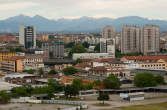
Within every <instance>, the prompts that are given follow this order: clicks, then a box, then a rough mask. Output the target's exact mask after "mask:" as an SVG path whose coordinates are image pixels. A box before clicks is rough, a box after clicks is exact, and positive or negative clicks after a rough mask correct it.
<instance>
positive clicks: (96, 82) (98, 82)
mask: <svg viewBox="0 0 167 110" xmlns="http://www.w3.org/2000/svg"><path fill="white" fill-rule="evenodd" d="M101 84H102V82H101V81H100V80H95V81H94V82H93V85H95V86H100V85H101Z"/></svg>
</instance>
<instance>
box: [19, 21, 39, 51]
mask: <svg viewBox="0 0 167 110" xmlns="http://www.w3.org/2000/svg"><path fill="white" fill-rule="evenodd" d="M19 43H20V44H22V45H24V47H25V48H26V49H29V48H36V28H35V27H34V26H26V27H25V26H24V25H23V24H21V25H20V30H19Z"/></svg>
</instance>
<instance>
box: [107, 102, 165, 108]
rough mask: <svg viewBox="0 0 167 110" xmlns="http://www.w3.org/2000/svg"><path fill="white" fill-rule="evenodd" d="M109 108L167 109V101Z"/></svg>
mask: <svg viewBox="0 0 167 110" xmlns="http://www.w3.org/2000/svg"><path fill="white" fill-rule="evenodd" d="M108 110H167V102H166V103H157V104H149V105H137V106H129V107H120V108H114V109H108Z"/></svg>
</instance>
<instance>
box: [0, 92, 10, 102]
mask: <svg viewBox="0 0 167 110" xmlns="http://www.w3.org/2000/svg"><path fill="white" fill-rule="evenodd" d="M9 100H10V96H9V95H8V94H7V92H6V91H0V104H5V103H8V101H9Z"/></svg>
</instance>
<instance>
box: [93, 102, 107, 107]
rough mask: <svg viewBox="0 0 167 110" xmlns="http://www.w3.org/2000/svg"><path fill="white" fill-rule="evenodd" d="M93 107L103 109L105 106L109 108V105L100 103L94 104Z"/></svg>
mask: <svg viewBox="0 0 167 110" xmlns="http://www.w3.org/2000/svg"><path fill="white" fill-rule="evenodd" d="M93 106H98V107H105V106H110V104H108V103H104V104H102V103H96V104H93Z"/></svg>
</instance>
